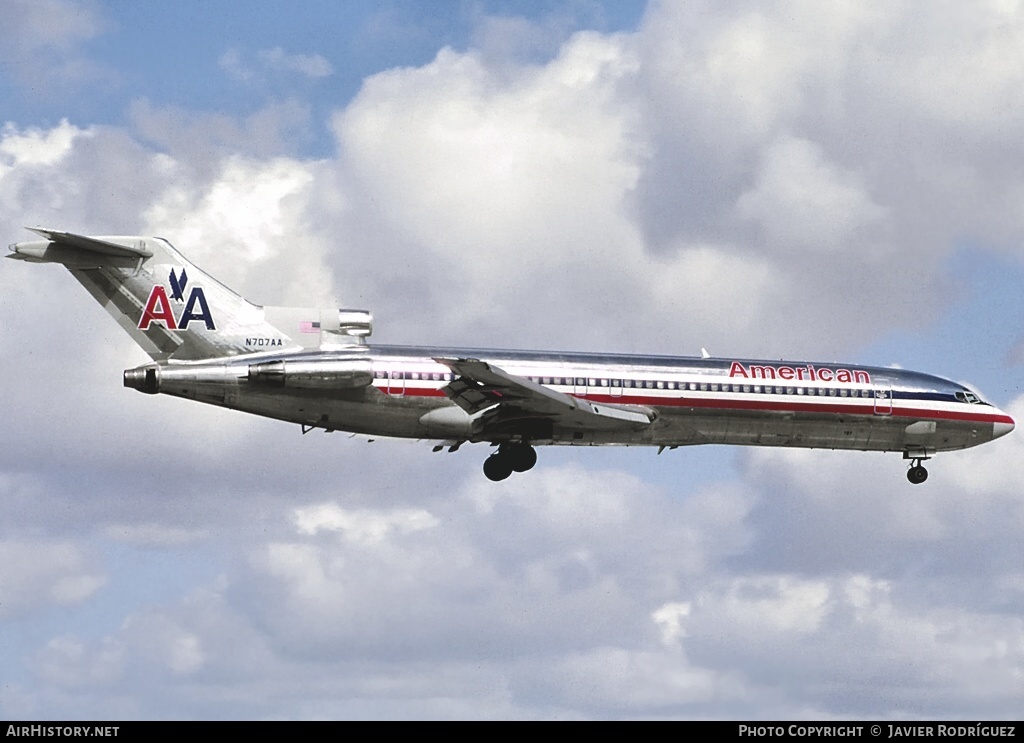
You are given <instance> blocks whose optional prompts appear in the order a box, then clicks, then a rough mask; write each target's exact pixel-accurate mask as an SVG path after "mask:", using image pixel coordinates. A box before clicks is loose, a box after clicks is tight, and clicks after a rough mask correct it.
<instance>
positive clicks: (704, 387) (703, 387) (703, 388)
mask: <svg viewBox="0 0 1024 743" xmlns="http://www.w3.org/2000/svg"><path fill="white" fill-rule="evenodd" d="M700 391H701V392H707V391H708V383H707V382H701V383H700Z"/></svg>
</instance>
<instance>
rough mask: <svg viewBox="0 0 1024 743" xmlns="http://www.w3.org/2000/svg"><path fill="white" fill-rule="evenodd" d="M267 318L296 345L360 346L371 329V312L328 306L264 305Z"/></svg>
mask: <svg viewBox="0 0 1024 743" xmlns="http://www.w3.org/2000/svg"><path fill="white" fill-rule="evenodd" d="M263 316H264V318H265V319H266V321H267V322H269V323H270V324H271V325H273V326H274V327H275V328H277V329H278V330H280V331H281V332H282V333H284V334H286V335H287V336H288V337H289V338H291V340H292V341H293V342H295V343H298V344H299V345H301V346H303V347H305V348H309V349H314V348H322V347H324V346H361V345H363V344H364V343H366V339H367V338H368V337H369V336H370V334H371V333H372V332H373V313H372V312H369V311H367V310H345V309H342V310H339V309H337V308H333V307H331V308H328V307H320V308H318V307H264V308H263Z"/></svg>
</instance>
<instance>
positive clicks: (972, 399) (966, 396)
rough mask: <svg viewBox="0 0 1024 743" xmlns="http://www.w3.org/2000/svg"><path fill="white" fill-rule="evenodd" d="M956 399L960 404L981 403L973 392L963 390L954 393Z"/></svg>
mask: <svg viewBox="0 0 1024 743" xmlns="http://www.w3.org/2000/svg"><path fill="white" fill-rule="evenodd" d="M956 399H957V400H959V401H960V402H966V403H970V404H971V405H977V404H978V403H980V402H981V398H980V397H978V396H977V395H975V394H974V393H973V392H968V391H967V390H964V391H963V392H957V393H956Z"/></svg>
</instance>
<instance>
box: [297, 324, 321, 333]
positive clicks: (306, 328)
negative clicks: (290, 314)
mask: <svg viewBox="0 0 1024 743" xmlns="http://www.w3.org/2000/svg"><path fill="white" fill-rule="evenodd" d="M299 332H300V333H319V332H320V323H319V322H300V323H299Z"/></svg>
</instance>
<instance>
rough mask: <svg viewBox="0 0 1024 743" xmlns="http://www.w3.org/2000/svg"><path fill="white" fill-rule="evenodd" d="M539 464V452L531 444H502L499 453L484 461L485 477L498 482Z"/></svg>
mask: <svg viewBox="0 0 1024 743" xmlns="http://www.w3.org/2000/svg"><path fill="white" fill-rule="evenodd" d="M535 464H537V450H536V449H534V448H533V447H532V446H530V445H529V444H525V443H517V444H502V445H501V446H499V447H498V451H496V452H494V454H492V455H491V456H489V457H487V459H485V460H484V475H486V477H487V479H488V480H492V481H494V482H498V481H499V480H504V479H505V478H507V477H508V476H509V475H511V474H512V473H513V472H526V471H527V470H529V469H533V465H535Z"/></svg>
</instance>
